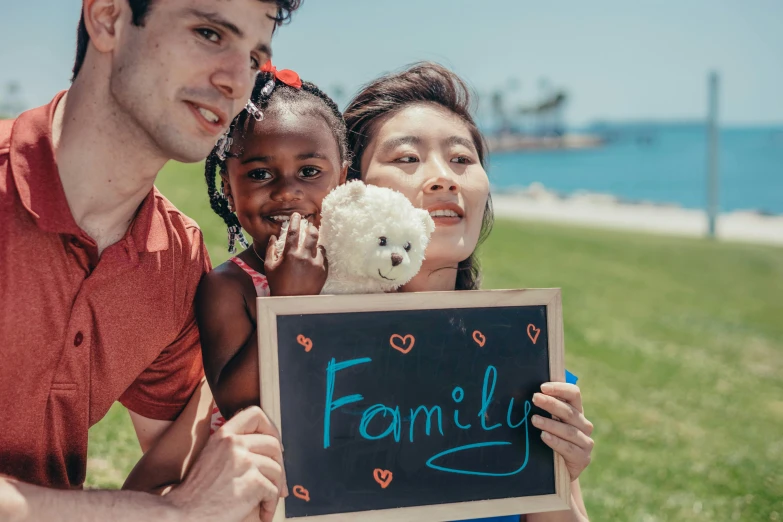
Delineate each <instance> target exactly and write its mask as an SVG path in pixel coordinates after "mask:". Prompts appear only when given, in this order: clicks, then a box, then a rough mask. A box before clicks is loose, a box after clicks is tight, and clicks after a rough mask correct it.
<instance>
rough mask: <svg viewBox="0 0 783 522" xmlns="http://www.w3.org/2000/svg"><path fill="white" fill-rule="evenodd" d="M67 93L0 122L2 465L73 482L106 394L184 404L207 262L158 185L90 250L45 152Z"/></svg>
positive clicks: (197, 353)
mask: <svg viewBox="0 0 783 522" xmlns="http://www.w3.org/2000/svg"><path fill="white" fill-rule="evenodd" d="M63 94H64V93H60V94H58V95H57V96H56V97H55V98H54V100H53V101H52V102H51V103H50V104H49V105H47V106H44V107H40V108H37V109H33V110H31V111H28V112H26V113H24V114H22V115H21V116H19V118H18V119H16V120H15V121H7V120H6V121H0V473H2V474H6V475H11V476H13V477H17V478H19V479H21V480H23V481H26V482H31V483H34V484H40V485H46V486H52V487H61V488H69V487H80V486H81V485H82V484H83V482H84V476H85V471H86V460H87V430H88V428H89V427H90V426H92V425H93V424H95V423H96V422H98V421H99V420H101V418H102V417H103V416H104V415H105V414H106V412H107V411H108V410H109V408H110V407H111V405H112V403H113V402H114V401H116V400H119V401H120V402H121V403H122V404H124V405H125V406H126V407H127V408H128V409H130V410H133V411H134V412H136V413H138V414H140V415H143V416H144V417H149V418H152V419H161V420H172V419H174V418H176V417H177V415H178V414H179V413H180V412H181V411H182V409H183V408H184V405H185V404H186V403H187V401H188V399H189V398H190V396H191V394H192V393H193V391H194V389H195V387H196V385H197V384H198V383H199V381H200V379H201V377H202V375H203V367H202V363H201V347H200V345H199V336H198V329H197V327H196V323H195V318H194V313H193V298H194V294H195V292H196V286H197V285H198V282H199V280H200V278H201V276H202V274H203V273H204V272H206V271H207V270H208V269H209V268H210V266H209V257H208V255H207V251H206V248H205V247H204V242H203V240H202V236H201V231H200V230H199V229H198V227H197V225H196V223H195V222H193V221H192V220H191V219H189V218H187V217H186V216H184V215H183V214H182V213H181V212H179V211H178V210H177V209H176V208H175V207H174V206H173V205H172V204H171V203H170V202H169V201H167V200H166V198H164V197H163V196H162V195H161V194H160V193H159V192H158V191H157V189H153V190H152V191H151V192H150V193H149V195H148V196H147V197H146V199H145V200H144V202H143V203H142V205H141V206H140V207H139V210H138V213H137V215H136V216H135V218H134V219H133V222H132V223H131V225H130V227H129V229H128V231H127V233H126V234H125V237H123V238H122V240H120V241H119V242H118V243H116V244H114V245H112V246H110V247H108V248H106V249H105V250H104V251H103V253H102V254H101V255H100V257H99V256H98V251H97V248H96V244H95V242H94V241H93V240H92V239H91V238H90V237H89V236H88V235H87V234H86V233H85V232H84V231H82V230H81V229H80V228H79V226H78V225H77V224H76V222H75V221H74V219H73V216H72V215H71V212H70V209H69V208H68V202H67V200H66V199H65V192H64V191H63V187H62V184H61V183H60V176H59V173H58V170H57V165H56V163H55V160H54V151H53V147H52V118H53V115H54V109H55V107H56V105H57V103H58V102H59V100H60V99H61V98H62V96H63ZM85 153H87V154H89V151H85ZM107 168H111V166H110V165H107Z"/></svg>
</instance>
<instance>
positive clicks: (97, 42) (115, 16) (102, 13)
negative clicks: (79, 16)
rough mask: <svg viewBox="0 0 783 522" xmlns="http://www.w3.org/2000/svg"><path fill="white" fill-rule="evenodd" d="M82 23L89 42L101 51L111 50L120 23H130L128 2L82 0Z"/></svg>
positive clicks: (115, 43) (116, 37) (115, 42)
mask: <svg viewBox="0 0 783 522" xmlns="http://www.w3.org/2000/svg"><path fill="white" fill-rule="evenodd" d="M83 9H84V11H83V12H84V25H85V27H86V29H87V33H88V34H89V35H90V43H91V44H92V45H93V46H94V47H95V48H96V49H97V50H98V51H99V52H101V53H109V52H111V51H113V50H114V49H115V47H116V45H117V39H118V29H119V28H120V27H121V24H124V23H127V24H130V12H129V11H130V9H129V5H128V2H125V1H122V0H84V6H83Z"/></svg>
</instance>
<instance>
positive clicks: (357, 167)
mask: <svg viewBox="0 0 783 522" xmlns="http://www.w3.org/2000/svg"><path fill="white" fill-rule="evenodd" d="M345 122H346V125H347V127H348V145H349V148H350V150H351V153H352V164H351V166H350V168H349V173H348V177H349V178H352V179H361V180H363V181H364V182H365V183H369V184H373V185H379V186H383V187H389V188H392V189H395V190H398V191H400V192H402V193H403V194H405V195H406V196H407V197H408V199H410V201H411V202H412V203H413V204H414V205H416V206H418V207H420V208H424V209H427V210H429V212H430V216H432V218H433V220H434V221H435V226H436V228H435V232H434V233H433V235H432V238H431V239H430V244H429V246H428V247H427V252H426V260H425V262H424V265H423V266H422V269H421V271H420V272H419V274H418V275H417V276H416V277H414V279H413V280H411V281H410V282H409V283H408V284H406V285H405V286H404V287H403V288H402V291H404V292H418V291H443V290H474V289H476V288H478V285H479V269H478V262H477V257H476V248H477V246H478V244H479V243H480V242H481V241H482V240H483V239H484V238H485V237H486V236H487V235H488V233H489V230H490V228H491V224H492V206H491V200H490V196H489V179H488V177H487V173H486V171H485V170H484V164H485V151H486V147H485V145H484V142H483V139H482V136H481V133H480V132H479V130H478V128H477V127H476V124H475V123H474V121H473V118H472V117H471V115H470V95H469V92H468V89H467V87H466V86H465V84H464V83H463V82H462V80H460V78H459V77H457V76H456V75H455V74H454V73H452V72H451V71H449V70H447V69H445V68H443V67H442V66H440V65H437V64H433V63H420V64H416V65H414V66H413V67H411V68H409V69H407V70H405V71H402V72H400V73H397V74H391V75H387V76H384V77H382V78H379V79H377V80H375V81H374V82H372V83H370V84H369V85H368V86H366V87H365V88H364V89H363V90H362V91H361V92H360V93H359V94H358V95H357V96H356V98H354V99H353V100H352V101H351V103H350V104H349V106H348V108H347V109H346V111H345ZM542 392H543V393H539V394H536V395H535V396H534V398H533V402H534V403H535V404H536V406H538V407H539V408H542V409H544V410H546V411H548V412H549V413H551V414H552V415H553V416H555V417H557V418H559V419H563V420H562V421H559V420H555V419H546V418H541V417H539V416H534V417H533V424H534V425H535V426H536V427H538V428H539V429H541V430H542V439H543V440H544V442H545V443H546V444H547V445H548V446H550V447H551V448H552V449H553V450H554V451H556V452H558V453H560V454H561V455H562V456H563V457H564V459H565V461H566V464H567V467H568V471H569V473H570V476H571V480H572V483H571V487H572V506H573V507H572V510H571V511H570V512H569V511H566V512H555V513H538V514H532V515H528V516H527V517H524V516H522V517H516V516H515V517H501V518H496V519H488V520H497V521H500V520H503V521H506V520H509V521H511V520H514V521H517V520H527V521H528V522H543V521H560V520H580V521H581V520H587V511H586V509H585V507H584V502H583V500H582V495H581V491H580V487H579V480H578V477H579V474H580V473H581V472H582V470H584V468H585V467H586V466H587V465H588V463H589V462H590V453H591V451H592V448H593V441H592V439H591V438H590V435H591V433H592V430H593V426H592V424H591V423H590V422H589V421H588V420H587V419H585V417H584V414H583V411H582V399H581V394H580V391H579V389H578V388H577V387H576V386H575V385H571V384H565V383H546V384H544V385H543V386H542Z"/></svg>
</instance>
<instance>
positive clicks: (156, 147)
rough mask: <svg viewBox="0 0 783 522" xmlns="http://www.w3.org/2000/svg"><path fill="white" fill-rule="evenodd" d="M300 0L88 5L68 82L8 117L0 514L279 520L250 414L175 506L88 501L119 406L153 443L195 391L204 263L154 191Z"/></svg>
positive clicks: (266, 428)
mask: <svg viewBox="0 0 783 522" xmlns="http://www.w3.org/2000/svg"><path fill="white" fill-rule="evenodd" d="M299 3H300V0H230V1H222V2H216V1H215V0H165V1H161V0H84V2H83V13H82V20H81V22H80V27H79V41H78V49H77V57H76V64H75V66H74V79H73V85H72V87H71V88H70V90H68V91H67V93H60V94H58V95H57V96H56V97H55V98H54V100H53V101H52V102H51V103H50V104H49V105H47V106H44V107H41V108H38V109H34V110H31V111H28V112H26V113H24V114H22V115H21V116H20V117H19V118H18V119H17V120H16V121H3V122H0V259H1V260H2V261H0V296H2V298H1V299H0V357H1V358H2V363H0V426H2V429H1V430H0V519H1V520H5V519H6V518H11V519H14V520H70V519H74V520H118V521H119V520H147V519H153V517H154V518H155V519H157V520H209V519H214V518H215V517H219V518H220V519H221V520H240V519H242V518H243V517H244V516H246V515H247V514H248V513H250V512H251V511H252V510H254V509H257V508H258V506H259V504H260V505H261V512H262V518H264V519H269V520H271V514H272V513H273V512H274V509H275V506H276V504H277V500H278V498H279V496H280V495H281V494H285V489H286V488H285V483H284V477H283V468H282V455H281V450H280V444H279V435H278V434H277V432H276V431H275V428H274V427H273V426H272V425H271V423H270V422H269V420H268V419H267V418H266V417H265V416H264V414H263V413H262V412H261V410H260V409H258V408H251V409H248V410H246V411H243V412H241V413H240V414H238V415H237V416H236V417H234V418H233V419H232V420H231V421H230V422H229V423H227V424H226V425H225V426H224V429H221V435H220V436H215V437H211V439H213V440H210V441H209V443H208V445H207V447H206V448H205V450H204V451H203V452H202V454H201V457H200V460H199V461H198V462H197V463H196V464H195V465H194V468H193V470H192V472H191V473H190V474H189V476H188V477H187V479H186V480H185V481H184V482H183V484H182V485H180V486H179V487H178V488H176V489H175V490H174V491H172V492H171V493H169V494H168V495H166V496H153V495H149V494H145V493H137V492H131V491H122V492H121V491H95V492H93V491H88V492H85V491H80V490H81V486H82V484H83V482H84V478H85V472H86V455H87V430H88V428H89V427H90V426H92V425H93V424H95V423H96V422H98V421H99V420H100V419H101V418H102V417H103V416H104V415H105V413H106V412H107V411H108V409H109V408H110V407H111V405H112V403H113V402H114V401H115V400H119V401H120V402H122V403H123V404H124V405H125V406H126V407H127V408H128V409H129V410H130V412H131V418H132V420H133V424H134V427H135V429H136V433H137V435H138V438H139V442H140V444H141V448H142V450H143V451H146V449H147V448H149V447H150V446H151V445H152V444H154V442H155V441H156V439H157V438H158V437H159V436H160V434H162V433H163V431H164V430H166V428H167V427H168V425H169V424H170V423H171V421H172V420H173V419H175V418H176V417H177V416H178V415H179V414H180V412H181V411H182V409H183V408H184V407H185V404H186V403H187V401H188V399H189V398H190V397H191V395H192V394H193V392H194V390H195V389H196V388H197V386H199V384H200V383H201V382H202V379H203V369H202V366H201V353H200V346H199V340H198V330H197V328H196V324H195V321H194V314H193V308H192V302H193V296H194V293H195V290H196V286H197V284H198V282H199V279H200V278H201V275H202V274H203V273H204V272H205V271H206V270H208V269H209V259H208V256H207V252H206V249H205V247H204V243H203V240H202V237H201V232H200V231H199V229H198V228H197V226H196V224H195V223H194V222H193V221H192V220H190V219H189V218H187V217H186V216H184V215H183V214H181V213H180V212H179V211H178V210H177V209H176V208H174V206H173V205H171V203H169V202H168V201H167V200H166V199H165V198H164V197H163V196H162V195H161V194H160V193H159V192H157V191H156V189H155V188H154V186H153V183H154V181H155V178H156V176H157V174H158V171H159V170H160V169H161V167H162V166H163V165H164V164H165V163H166V161H168V160H169V159H175V160H179V161H184V162H194V161H199V160H202V159H203V158H205V157H206V156H207V154H208V153H209V152H210V151H211V149H212V147H213V146H214V144H215V142H216V141H217V139H218V138H219V136H220V135H221V134H222V133H223V132H224V131H225V129H226V128H227V127H228V125H229V123H230V121H231V120H232V119H233V117H234V116H235V115H236V114H238V113H239V111H240V110H241V109H242V108H243V107H244V106H245V104H246V102H247V100H248V98H249V96H250V93H251V89H252V87H253V83H254V79H255V75H256V71H257V70H258V68H259V66H260V65H262V64H263V63H264V62H266V61H267V60H268V59H269V58H270V57H271V49H270V45H271V39H272V34H273V32H274V29H275V27H276V26H277V25H279V24H280V23H282V22H283V21H285V20H287V19H288V18H289V15H290V13H291V12H292V11H294V10H295V9H297V8H298V7H299ZM194 182H195V180H194ZM74 490H76V491H74Z"/></svg>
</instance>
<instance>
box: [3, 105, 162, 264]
mask: <svg viewBox="0 0 783 522" xmlns="http://www.w3.org/2000/svg"><path fill="white" fill-rule="evenodd" d="M66 92H67V91H61V92H59V93H58V94H57V95H56V96H55V97H54V98H53V99H52V101H51V102H50V103H49V104H47V105H44V106H41V107H38V108H35V109H32V110H29V111H26V112H24V113H22V114H20V115H19V117H18V118H17V119H16V122H15V123H14V126H13V129H12V131H11V146H10V150H9V163H10V166H11V174H12V176H13V179H14V184H15V185H16V190H17V192H18V193H19V198H20V200H21V202H22V205H23V206H24V207H25V208H26V209H27V211H28V212H29V213H30V214H31V215H32V216H33V218H34V219H35V220H36V222H37V224H38V227H39V228H41V229H42V230H45V231H47V232H54V233H58V234H71V235H74V236H80V237H83V238H84V239H87V238H88V236H87V234H86V233H85V232H84V231H82V230H81V229H80V228H79V226H78V225H77V224H76V221H75V220H74V218H73V214H71V209H70V208H69V207H68V200H67V199H66V197H65V191H64V190H63V186H62V182H61V181H60V172H59V170H58V168H57V162H56V161H55V157H54V146H53V143H52V122H53V120H54V112H55V109H56V108H57V104H58V103H59V102H60V100H62V98H63V96H64V95H65V93H66ZM161 200H162V196H161V194H160V192H158V190H157V188H155V187H153V188H152V190H150V193H149V194H148V195H147V197H146V198H144V201H143V202H142V204H141V206H140V207H139V210H138V212H137V213H136V216H135V217H134V219H133V222H132V223H131V226H130V227H129V230H128V233H127V234H125V237H124V238H123V240H122V241H128V242H129V243H132V245H130V244H129V245H128V247H129V248H130V247H131V246H134V247H135V250H136V251H137V252H160V251H162V250H166V249H168V247H169V238H168V229H167V226H166V220H165V218H166V215H167V214H166V213H165V209H163V208H161V207H162V202H161ZM164 214H165V215H164Z"/></svg>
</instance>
